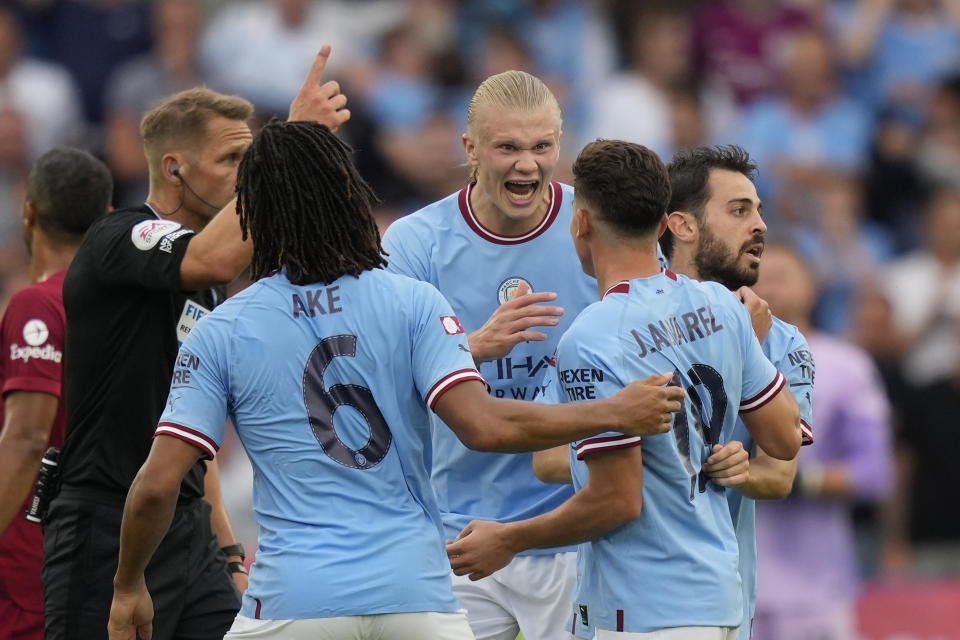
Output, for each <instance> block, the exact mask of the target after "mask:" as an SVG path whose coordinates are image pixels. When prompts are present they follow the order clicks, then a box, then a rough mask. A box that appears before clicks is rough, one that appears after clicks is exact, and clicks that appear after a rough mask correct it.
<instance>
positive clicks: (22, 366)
mask: <svg viewBox="0 0 960 640" xmlns="http://www.w3.org/2000/svg"><path fill="white" fill-rule="evenodd" d="M63 336H64V318H63V311H62V308H60V307H58V306H57V304H56V302H55V301H54V300H52V299H51V298H50V297H49V296H46V295H44V294H43V292H42V291H40V289H39V288H37V287H29V288H27V289H24V290H23V291H20V292H19V293H17V294H16V295H15V296H14V297H13V298H12V299H11V300H10V304H9V305H8V306H7V310H6V313H5V314H4V316H3V323H2V340H3V345H2V349H3V351H2V352H0V353H2V357H5V358H7V362H6V375H5V376H4V380H3V390H2V393H3V394H4V395H6V394H7V393H9V392H11V391H40V392H43V393H49V394H51V395H54V396H56V397H58V398H62V397H63Z"/></svg>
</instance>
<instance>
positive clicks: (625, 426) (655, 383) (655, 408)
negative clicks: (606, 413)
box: [609, 372, 687, 436]
mask: <svg viewBox="0 0 960 640" xmlns="http://www.w3.org/2000/svg"><path fill="white" fill-rule="evenodd" d="M672 378H673V373H672V372H671V373H658V374H657V375H655V376H650V377H649V378H644V379H643V380H636V381H634V382H631V383H630V384H628V385H627V386H626V387H624V388H623V389H621V390H620V391H618V392H617V393H616V394H614V395H613V397H611V398H610V399H609V401H611V402H612V403H613V405H614V407H613V410H612V411H611V413H610V416H611V418H612V420H613V423H614V424H613V428H614V430H616V431H620V432H623V433H626V434H628V435H632V436H652V435H656V434H658V433H665V432H667V431H669V430H670V428H671V427H672V426H673V414H674V413H676V412H678V411H681V410H682V409H683V402H682V401H683V399H684V397H686V395H687V394H686V392H685V391H684V390H683V389H681V388H680V387H678V386H675V385H670V386H664V385H666V384H667V383H668V382H670V380H671V379H672Z"/></svg>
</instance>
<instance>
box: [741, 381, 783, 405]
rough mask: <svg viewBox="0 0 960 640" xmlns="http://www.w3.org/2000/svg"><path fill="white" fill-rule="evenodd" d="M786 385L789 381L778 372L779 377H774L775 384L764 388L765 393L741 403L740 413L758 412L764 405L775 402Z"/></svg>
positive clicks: (762, 392)
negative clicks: (775, 398) (775, 397)
mask: <svg viewBox="0 0 960 640" xmlns="http://www.w3.org/2000/svg"><path fill="white" fill-rule="evenodd" d="M786 383H787V379H786V378H784V377H783V374H782V373H780V372H779V371H777V375H776V377H774V379H773V382H771V383H770V384H768V385H767V386H766V387H764V389H763V391H761V392H760V393H758V394H757V395H755V396H753V397H752V398H750V399H748V400H743V401H742V402H741V403H740V413H749V412H751V411H756V410H757V409H759V408H760V407H762V406H763V405H765V404H767V403H768V402H770V401H771V400H773V398H774V396H776V395H777V394H778V393H780V390H781V389H783V386H784V385H785V384H786Z"/></svg>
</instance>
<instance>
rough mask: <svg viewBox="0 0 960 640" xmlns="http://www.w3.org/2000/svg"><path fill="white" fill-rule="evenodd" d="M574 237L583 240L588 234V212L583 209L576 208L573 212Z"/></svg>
mask: <svg viewBox="0 0 960 640" xmlns="http://www.w3.org/2000/svg"><path fill="white" fill-rule="evenodd" d="M573 224H574V235H575V237H577V238H583V237H584V236H586V235H587V234H588V233H590V227H591V225H590V212H589V211H587V210H586V209H584V208H583V207H577V209H576V210H574V212H573Z"/></svg>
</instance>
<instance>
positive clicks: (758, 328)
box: [734, 287, 773, 342]
mask: <svg viewBox="0 0 960 640" xmlns="http://www.w3.org/2000/svg"><path fill="white" fill-rule="evenodd" d="M734 294H735V295H736V296H737V297H738V298H740V301H741V302H743V306H745V307H746V308H747V311H748V312H749V313H750V323H751V324H752V325H753V332H754V333H755V334H757V340H759V341H760V342H763V340H764V339H765V338H766V337H767V333H768V332H769V331H770V327H771V325H773V314H772V313H771V312H770V305H769V304H767V301H766V300H764V299H763V298H761V297H760V296H758V295H757V294H756V293H754V292H753V289H751V288H750V287H740V288H739V289H737V290H736V291H735V292H734Z"/></svg>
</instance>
